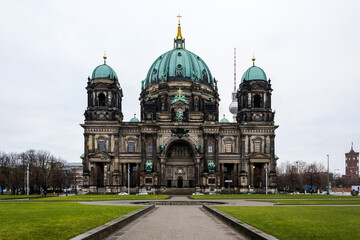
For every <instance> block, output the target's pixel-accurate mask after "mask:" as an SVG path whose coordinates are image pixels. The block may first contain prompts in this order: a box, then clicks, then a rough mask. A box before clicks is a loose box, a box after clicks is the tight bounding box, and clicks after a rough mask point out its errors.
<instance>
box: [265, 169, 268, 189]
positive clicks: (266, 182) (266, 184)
mask: <svg viewBox="0 0 360 240" xmlns="http://www.w3.org/2000/svg"><path fill="white" fill-rule="evenodd" d="M265 175H266V177H265V192H266V195H267V194H268V163H266V164H265Z"/></svg>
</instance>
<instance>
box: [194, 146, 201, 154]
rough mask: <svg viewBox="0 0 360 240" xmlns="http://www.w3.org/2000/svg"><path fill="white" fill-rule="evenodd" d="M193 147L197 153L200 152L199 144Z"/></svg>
mask: <svg viewBox="0 0 360 240" xmlns="http://www.w3.org/2000/svg"><path fill="white" fill-rule="evenodd" d="M195 149H196V151H197V152H198V153H200V149H201V146H200V145H196V146H195Z"/></svg>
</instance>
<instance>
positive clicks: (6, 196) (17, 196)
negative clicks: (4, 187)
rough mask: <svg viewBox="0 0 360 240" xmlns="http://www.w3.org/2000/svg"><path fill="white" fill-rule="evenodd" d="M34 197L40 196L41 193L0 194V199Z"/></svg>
mask: <svg viewBox="0 0 360 240" xmlns="http://www.w3.org/2000/svg"><path fill="white" fill-rule="evenodd" d="M34 197H41V195H8V194H6V195H0V200H3V199H10V198H16V199H18V198H34Z"/></svg>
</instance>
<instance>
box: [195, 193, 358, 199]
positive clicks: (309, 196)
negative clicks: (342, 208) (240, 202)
mask: <svg viewBox="0 0 360 240" xmlns="http://www.w3.org/2000/svg"><path fill="white" fill-rule="evenodd" d="M191 197H192V198H193V199H331V198H337V199H339V198H352V199H360V197H352V196H333V195H321V194H294V195H293V194H268V195H266V194H251V195H248V194H220V195H192V196H191Z"/></svg>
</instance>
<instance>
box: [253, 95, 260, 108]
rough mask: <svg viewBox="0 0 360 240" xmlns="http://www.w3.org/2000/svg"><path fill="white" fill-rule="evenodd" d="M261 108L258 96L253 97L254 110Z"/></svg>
mask: <svg viewBox="0 0 360 240" xmlns="http://www.w3.org/2000/svg"><path fill="white" fill-rule="evenodd" d="M260 107H261V97H260V96H259V95H255V96H254V108H260Z"/></svg>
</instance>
